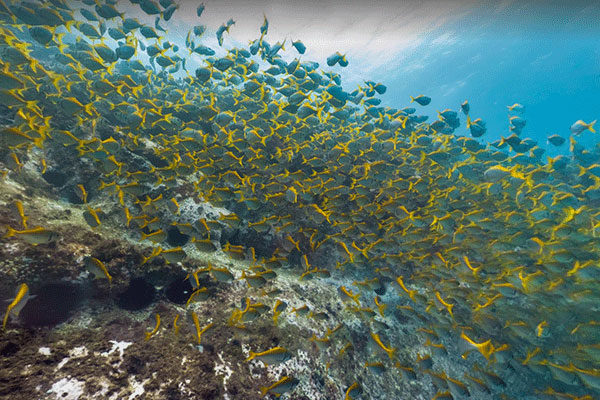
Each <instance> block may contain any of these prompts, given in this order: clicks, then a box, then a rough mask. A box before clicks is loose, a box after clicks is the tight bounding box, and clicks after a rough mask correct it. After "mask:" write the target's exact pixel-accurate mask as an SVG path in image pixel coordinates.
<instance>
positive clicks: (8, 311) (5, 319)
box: [2, 305, 11, 329]
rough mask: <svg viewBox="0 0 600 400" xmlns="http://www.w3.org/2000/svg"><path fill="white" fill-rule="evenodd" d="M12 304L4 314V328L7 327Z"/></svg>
mask: <svg viewBox="0 0 600 400" xmlns="http://www.w3.org/2000/svg"><path fill="white" fill-rule="evenodd" d="M10 310H11V306H10V305H9V306H8V308H7V309H6V314H4V319H3V320H2V329H6V323H7V322H8V316H9V315H10Z"/></svg>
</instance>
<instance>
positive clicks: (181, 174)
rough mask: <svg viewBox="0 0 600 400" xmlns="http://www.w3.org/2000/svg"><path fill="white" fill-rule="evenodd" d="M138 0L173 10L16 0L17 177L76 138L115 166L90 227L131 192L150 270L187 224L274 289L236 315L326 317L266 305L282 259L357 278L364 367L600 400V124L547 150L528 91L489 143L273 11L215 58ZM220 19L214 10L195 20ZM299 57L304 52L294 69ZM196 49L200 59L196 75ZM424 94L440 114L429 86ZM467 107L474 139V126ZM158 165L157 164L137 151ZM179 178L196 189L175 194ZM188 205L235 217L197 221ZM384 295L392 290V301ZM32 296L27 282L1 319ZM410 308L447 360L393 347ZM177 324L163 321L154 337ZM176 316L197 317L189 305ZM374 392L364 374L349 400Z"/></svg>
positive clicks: (12, 99) (217, 272) (11, 112)
mask: <svg viewBox="0 0 600 400" xmlns="http://www.w3.org/2000/svg"><path fill="white" fill-rule="evenodd" d="M130 2H131V3H134V4H137V5H138V6H139V8H140V12H142V13H144V14H146V15H147V16H151V17H152V18H155V23H154V26H152V25H146V24H143V23H141V22H140V21H139V20H138V19H136V18H128V17H126V16H125V15H124V14H123V13H122V12H121V11H119V9H118V6H119V4H118V3H117V2H116V1H108V0H107V1H100V0H82V1H81V2H78V1H66V0H48V1H37V2H33V1H10V0H0V19H1V20H2V24H1V26H0V54H1V55H2V57H0V105H1V106H2V107H3V110H6V113H5V116H3V117H2V118H1V120H0V124H1V127H0V150H1V152H2V157H3V159H2V160H1V162H2V165H3V166H4V168H3V169H2V170H0V177H1V176H6V175H7V174H9V173H17V174H18V173H19V171H20V170H21V169H22V168H23V165H24V163H25V162H26V160H28V159H29V157H30V155H31V154H32V152H42V153H45V152H48V151H52V149H53V148H55V149H56V148H58V149H60V150H61V151H68V152H70V153H71V154H76V155H77V157H79V158H81V159H86V160H88V161H89V162H91V163H93V165H94V166H95V169H96V170H97V173H98V176H99V179H97V180H93V179H90V181H87V182H81V183H80V184H79V185H78V186H77V188H76V193H77V195H78V196H79V198H80V199H81V201H82V202H83V204H85V207H86V211H85V212H84V214H83V217H84V218H85V220H86V222H87V223H88V224H89V225H90V226H91V227H92V228H94V227H97V226H100V225H101V224H102V223H103V218H104V215H103V211H102V209H100V208H98V207H97V206H96V207H95V206H94V204H93V203H94V200H93V199H91V198H90V196H89V194H90V193H94V197H96V198H98V197H100V196H105V197H111V198H113V199H114V202H115V204H117V203H118V204H119V207H120V208H121V209H122V222H123V226H126V227H127V228H126V229H129V230H132V231H139V238H140V241H145V242H146V243H152V244H153V246H154V251H153V252H152V254H148V255H147V256H145V257H144V260H143V263H146V262H149V261H150V260H151V259H152V258H154V257H162V258H164V259H165V261H166V262H168V263H174V264H177V263H182V264H183V265H185V259H186V257H187V254H186V251H185V249H184V248H182V247H170V246H169V245H168V244H166V242H165V240H166V238H167V233H166V231H167V229H168V228H169V227H170V226H173V225H174V226H176V227H177V228H178V229H179V230H180V232H181V233H182V234H186V235H190V236H192V237H193V239H192V243H193V245H194V246H196V248H197V249H198V250H200V251H203V252H217V251H223V252H224V253H226V254H227V255H228V256H230V257H231V258H234V259H236V260H242V261H246V262H247V266H248V268H247V270H245V271H244V272H243V274H242V279H243V280H245V281H246V283H247V285H248V287H249V288H251V289H253V290H254V289H256V290H255V295H256V296H257V297H258V298H261V299H262V300H260V302H258V303H256V302H253V301H252V300H250V299H249V298H245V299H243V301H242V305H241V307H240V308H238V309H236V310H234V311H233V313H232V315H231V318H230V321H229V323H230V324H231V325H232V326H238V327H243V326H245V325H246V324H252V321H254V320H255V319H256V318H258V317H260V316H261V315H263V314H265V313H267V312H272V313H273V323H274V324H275V325H276V324H277V323H278V321H281V319H282V318H285V315H286V314H288V313H295V314H296V317H297V318H317V319H318V318H326V317H327V316H326V315H319V313H312V310H309V309H308V307H306V306H305V307H300V308H294V309H293V310H292V309H290V308H288V307H287V304H286V303H285V302H284V301H281V300H277V301H276V302H275V303H274V304H273V305H271V306H269V305H268V304H271V303H273V301H272V300H271V297H272V294H273V293H275V297H276V295H277V292H276V290H277V269H279V268H281V267H282V266H283V265H285V266H288V267H291V268H292V269H293V270H295V271H297V275H298V282H300V283H302V282H303V281H305V280H308V279H328V278H330V277H331V276H332V275H339V274H343V275H344V276H347V277H350V278H349V279H350V280H352V279H354V278H353V277H361V279H356V280H355V282H354V285H353V286H354V287H348V286H350V285H348V286H344V285H340V286H339V288H338V292H339V296H340V298H341V299H342V301H344V303H345V304H346V307H347V309H348V310H349V311H350V312H352V313H353V314H355V315H356V317H357V319H359V320H360V321H362V323H363V324H364V325H365V326H366V327H367V328H368V329H369V332H370V338H369V340H372V343H371V344H372V345H373V346H374V348H375V349H378V350H379V353H378V354H374V355H373V360H372V361H369V362H367V363H366V364H365V366H364V368H367V369H368V370H369V371H370V372H371V373H373V374H377V373H380V372H381V371H383V370H386V369H387V370H395V371H397V373H398V374H401V375H402V377H403V379H407V380H415V379H422V378H423V377H424V376H429V377H431V380H432V382H433V384H434V385H435V387H436V391H437V394H436V395H435V397H434V398H435V399H451V398H478V393H486V394H488V395H489V394H490V393H497V394H499V396H500V397H503V396H504V395H502V394H501V393H502V392H503V390H504V387H506V385H507V383H506V382H507V381H508V380H509V377H514V376H519V377H520V379H522V380H525V381H526V382H528V385H529V388H530V393H527V395H528V396H536V398H557V399H592V398H598V396H600V316H599V315H600V314H599V313H600V292H599V291H598V282H599V278H600V247H599V246H600V238H599V237H598V231H597V230H598V228H600V163H598V156H599V155H600V150H599V149H597V148H594V149H586V148H585V147H584V146H581V145H579V144H578V142H577V140H576V138H577V137H578V136H580V135H587V134H593V132H594V123H595V121H594V122H590V123H586V122H584V121H581V120H580V121H577V122H575V123H574V124H573V125H572V126H571V127H570V133H571V135H567V138H565V137H562V136H560V135H552V136H550V137H549V138H548V143H549V144H552V145H554V146H562V145H563V144H565V143H566V142H567V141H568V142H569V144H570V148H569V150H570V151H569V155H559V156H557V157H555V158H545V157H543V153H544V150H543V149H541V148H540V147H539V146H538V144H537V142H535V141H534V140H532V139H529V138H523V137H522V131H523V129H524V126H525V120H524V119H523V117H522V116H521V114H522V111H523V106H522V105H520V104H518V103H517V104H514V105H512V106H509V107H508V113H509V122H510V132H509V133H508V134H507V136H506V137H503V138H502V139H501V140H499V141H497V142H494V143H491V144H485V143H483V142H481V141H480V140H477V139H476V138H479V137H481V136H483V135H484V134H485V133H486V126H485V122H484V121H483V120H482V119H481V118H471V106H470V105H469V103H468V102H466V101H465V103H463V104H462V105H460V109H459V110H458V111H454V110H451V109H447V110H443V111H440V112H438V119H436V120H435V121H433V122H428V118H427V116H423V115H418V113H417V109H416V108H413V107H406V108H403V109H395V108H390V107H384V106H381V105H380V103H381V100H380V99H379V98H378V97H377V96H378V95H382V94H384V93H385V92H386V89H387V88H386V86H385V85H384V84H383V83H379V82H374V81H367V82H364V84H363V85H360V86H359V87H358V88H357V89H355V90H353V91H351V92H349V91H346V90H345V89H344V88H343V87H342V84H341V77H340V75H339V74H338V73H336V72H333V67H334V66H336V65H338V66H339V67H342V68H343V67H345V66H347V65H348V60H347V59H346V57H345V55H343V54H341V53H339V52H337V53H335V54H333V55H331V56H330V57H328V58H327V60H326V64H327V67H325V68H326V69H325V70H324V69H321V67H320V65H319V63H317V62H312V61H302V60H301V56H302V54H304V52H305V51H306V47H305V46H304V44H303V43H302V42H301V41H299V40H297V41H294V42H292V47H293V49H288V50H286V49H285V41H284V42H283V43H282V42H277V43H276V44H273V45H272V44H269V43H268V42H267V40H266V37H267V35H268V27H269V24H268V20H267V18H266V17H265V19H264V22H263V24H262V26H260V28H259V29H258V30H257V39H256V40H254V41H252V42H251V43H249V45H248V46H247V47H243V48H237V47H233V48H229V49H227V51H226V53H227V54H226V56H223V57H216V56H215V54H216V52H215V50H214V49H212V48H210V47H209V46H207V45H205V44H202V42H203V39H204V37H205V36H206V35H208V33H207V32H208V31H207V28H206V26H204V25H197V26H194V27H190V29H189V32H188V34H187V36H186V38H185V48H179V46H178V45H176V44H173V43H170V42H169V41H168V40H167V39H166V34H165V29H163V28H162V27H161V25H160V24H161V22H162V23H164V21H168V20H170V19H171V18H172V16H173V15H176V14H175V13H176V11H177V10H178V7H179V6H178V5H177V4H176V3H175V2H174V1H173V0H160V1H154V0H135V1H134V0H130ZM203 10H204V5H203V4H200V5H199V6H198V8H197V16H198V18H199V20H201V18H202V12H203ZM232 28H233V29H235V21H233V20H232V19H230V20H229V21H227V22H224V23H223V25H222V26H220V27H219V28H218V29H217V31H216V36H217V39H218V43H219V45H221V46H225V47H226V46H227V36H226V35H225V34H226V33H229V31H230V29H232ZM286 51H287V52H292V51H293V52H296V53H297V58H294V59H293V60H292V61H289V62H287V61H285V60H284V59H283V58H282V56H281V53H282V52H286ZM49 53H50V54H52V55H53V57H50V58H48V57H40V56H36V54H49ZM192 55H194V56H195V57H200V59H201V60H202V62H203V65H200V66H199V67H197V68H195V69H193V70H192V69H191V68H190V65H191V61H189V60H190V59H191V56H192ZM145 60H147V62H146V61H145ZM186 62H187V64H188V65H186ZM148 64H149V65H148ZM410 101H411V102H412V103H415V104H416V105H417V107H426V106H427V105H428V104H429V103H430V102H431V98H429V97H427V96H425V95H419V96H415V97H412V98H411V100H410ZM460 113H462V114H463V115H464V117H466V130H464V127H463V128H462V130H460V129H459V127H460V126H461V124H460V120H459V116H460ZM101 127H104V128H103V129H101ZM106 127H109V128H108V129H107V128H106ZM107 132H108V133H107ZM567 133H569V132H568V131H567ZM140 157H142V158H146V159H147V160H149V161H147V162H146V164H143V163H139V162H136V160H138V159H139V158H140ZM140 165H143V166H144V167H143V168H140ZM148 165H150V167H147V166H148ZM50 167H52V168H57V166H56V165H46V160H45V159H44V158H42V161H41V162H40V165H39V171H40V173H44V172H45V171H46V169H47V168H50ZM58 168H63V170H65V171H66V172H67V173H68V167H67V166H62V167H60V166H58ZM0 179H1V178H0ZM182 182H185V183H187V184H188V185H187V187H186V189H185V190H184V191H182V190H179V191H176V190H175V189H177V188H181V187H182ZM150 192H152V193H154V195H152V196H151V195H150V194H149V193H150ZM182 193H183V194H182ZM187 197H192V198H198V199H201V200H203V201H206V202H209V203H211V204H213V205H215V206H216V207H223V208H225V209H227V210H230V212H229V213H227V214H223V215H222V216H221V217H220V218H218V219H214V220H207V219H199V220H198V221H195V223H189V222H184V221H181V219H180V218H179V215H180V204H181V202H182V201H184V200H185V198H187ZM17 208H18V212H19V214H20V215H21V217H22V226H18V227H17V226H13V227H8V228H7V234H6V236H5V238H11V237H12V238H16V240H21V241H25V242H27V243H30V244H31V245H43V244H45V243H49V242H51V241H53V240H56V233H55V232H53V231H52V230H50V229H46V228H44V227H41V226H38V227H32V226H30V225H28V221H27V216H26V213H27V210H24V209H23V206H22V204H20V203H19V204H17ZM165 210H166V211H165ZM223 227H229V228H234V229H241V230H246V231H253V232H255V233H256V234H257V235H258V236H261V235H263V236H264V237H265V238H266V237H267V235H268V237H269V242H270V243H271V244H270V245H268V246H265V247H264V248H261V249H258V248H257V249H255V248H251V247H247V246H243V245H239V244H237V245H235V244H230V243H225V244H224V245H221V243H220V242H219V240H218V238H216V237H215V236H214V234H212V233H213V232H215V231H217V230H219V229H222V228H223ZM4 240H6V239H4ZM265 240H266V239H265ZM85 264H86V268H87V269H88V270H89V271H90V272H91V273H92V274H93V275H94V276H95V277H96V278H98V279H107V280H108V281H109V282H110V281H111V280H112V277H111V275H110V271H108V269H107V268H106V266H105V265H104V263H103V262H102V261H100V260H98V259H97V258H92V257H88V258H87V259H86V260H85ZM188 272H189V279H190V282H191V283H192V286H193V287H194V289H195V290H194V292H193V293H192V295H191V296H190V299H189V300H188V304H189V303H191V302H192V301H202V299H203V298H206V296H208V295H209V293H208V292H207V290H206V288H203V287H200V280H199V279H198V275H199V274H208V275H209V276H210V277H211V279H214V280H215V281H217V282H220V283H222V284H228V282H231V281H232V280H234V279H235V277H234V275H233V274H232V272H231V271H229V270H228V269H227V268H226V267H219V266H213V265H209V266H208V267H207V268H205V269H203V270H199V271H188ZM265 288H270V290H271V291H272V292H271V295H267V294H266V293H267V292H266V291H265ZM383 289H386V290H387V291H388V292H393V293H394V296H393V299H392V300H388V301H387V303H386V302H385V301H384V300H383V298H382V293H383V292H385V290H383ZM382 290H383V291H382ZM380 294H381V296H380ZM28 297H29V295H28V286H27V284H26V283H22V284H21V286H20V287H19V288H18V290H17V295H16V297H15V298H14V300H13V301H12V302H11V303H10V304H9V306H8V309H7V310H6V314H5V316H4V319H3V328H5V327H6V326H7V324H8V320H9V315H10V314H14V315H16V314H18V310H19V309H20V308H21V307H22V305H23V303H24V302H25V301H26V300H27V298H28ZM386 299H389V296H388V297H386ZM393 314H396V315H398V314H400V315H402V316H403V318H406V319H408V320H412V321H415V322H416V323H418V324H419V326H420V328H419V329H417V330H416V331H415V332H414V335H415V336H418V337H419V338H421V339H422V342H423V343H424V344H425V345H426V347H428V348H429V349H430V353H429V354H421V355H419V357H418V358H417V359H414V360H406V359H400V358H399V357H398V356H397V352H398V348H401V347H402V346H403V344H402V343H394V342H390V341H389V340H388V338H387V334H386V331H387V330H388V329H390V326H393V325H395V324H397V322H392V318H396V317H393V316H392V315H393ZM192 319H193V323H194V326H195V330H196V332H197V342H198V343H200V342H201V336H202V334H203V333H204V332H205V331H207V330H208V329H210V328H211V326H212V323H211V324H203V322H202V321H200V320H199V318H198V316H197V315H196V314H195V313H192ZM386 321H388V322H387V323H386ZM160 325H161V319H160V315H158V314H157V315H156V326H155V327H154V329H153V330H152V331H149V332H147V334H146V339H147V340H151V338H152V336H153V335H154V334H156V332H157V331H158V330H159V329H160ZM173 325H174V327H175V330H177V329H179V326H178V319H177V318H176V320H175V321H174V324H173ZM343 328H344V327H343V324H342V325H340V326H338V327H337V328H335V329H333V330H328V331H327V332H323V336H322V337H318V336H314V337H313V338H312V339H311V340H312V341H313V342H314V343H315V344H316V345H317V346H318V347H319V348H323V347H326V346H338V347H340V348H341V350H340V351H339V354H340V356H343V354H344V352H345V351H346V350H347V349H348V348H349V347H352V346H356V345H357V343H351V342H348V343H334V342H335V336H334V332H335V331H336V330H338V329H343ZM254 350H256V352H251V354H250V356H249V358H248V360H254V359H257V360H260V361H262V362H264V363H265V364H273V363H281V362H285V361H286V360H288V359H290V358H291V357H293V356H294V355H293V354H291V353H290V352H289V351H288V350H287V349H286V348H284V347H274V348H272V349H254ZM449 357H450V358H452V359H453V360H455V362H456V363H463V365H468V366H469V369H470V370H471V371H472V373H471V374H464V376H456V375H455V374H454V373H453V371H451V370H447V371H445V370H440V368H439V367H438V360H439V359H442V358H443V359H447V358H449ZM332 362H335V361H332ZM297 385H298V379H297V378H295V377H293V376H284V377H282V378H281V379H280V380H279V381H277V382H274V383H273V384H272V385H271V386H269V387H264V388H263V389H262V392H263V395H266V394H269V393H270V394H274V395H276V396H279V395H280V394H283V393H286V392H290V391H292V390H294V388H295V387H296V386H297ZM368 392H369V388H368V387H364V386H363V385H362V384H361V382H360V381H358V380H356V381H355V382H353V383H351V384H349V385H347V387H346V392H345V398H346V399H352V398H368ZM361 396H362V397H361ZM365 396H366V397H365ZM504 398H510V397H508V396H504Z"/></svg>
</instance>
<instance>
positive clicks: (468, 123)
mask: <svg viewBox="0 0 600 400" xmlns="http://www.w3.org/2000/svg"><path fill="white" fill-rule="evenodd" d="M470 127H471V116H470V115H467V129H469V128H470ZM502 139H504V138H502Z"/></svg>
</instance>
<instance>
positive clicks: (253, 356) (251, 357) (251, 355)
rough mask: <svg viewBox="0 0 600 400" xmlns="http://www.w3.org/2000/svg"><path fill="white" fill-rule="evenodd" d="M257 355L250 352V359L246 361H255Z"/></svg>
mask: <svg viewBox="0 0 600 400" xmlns="http://www.w3.org/2000/svg"><path fill="white" fill-rule="evenodd" d="M256 354H257V353H255V352H253V351H251V352H250V357H248V358H246V361H250V360H254V358H255V357H256Z"/></svg>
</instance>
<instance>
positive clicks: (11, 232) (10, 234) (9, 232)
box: [4, 226, 17, 238]
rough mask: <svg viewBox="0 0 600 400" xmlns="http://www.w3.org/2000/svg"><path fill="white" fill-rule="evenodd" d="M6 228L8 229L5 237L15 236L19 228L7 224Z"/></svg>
mask: <svg viewBox="0 0 600 400" xmlns="http://www.w3.org/2000/svg"><path fill="white" fill-rule="evenodd" d="M6 229H7V230H8V231H7V232H6V235H4V237H5V238H7V237H13V236H15V235H16V234H17V230H16V229H13V228H11V227H10V226H7V227H6Z"/></svg>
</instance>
